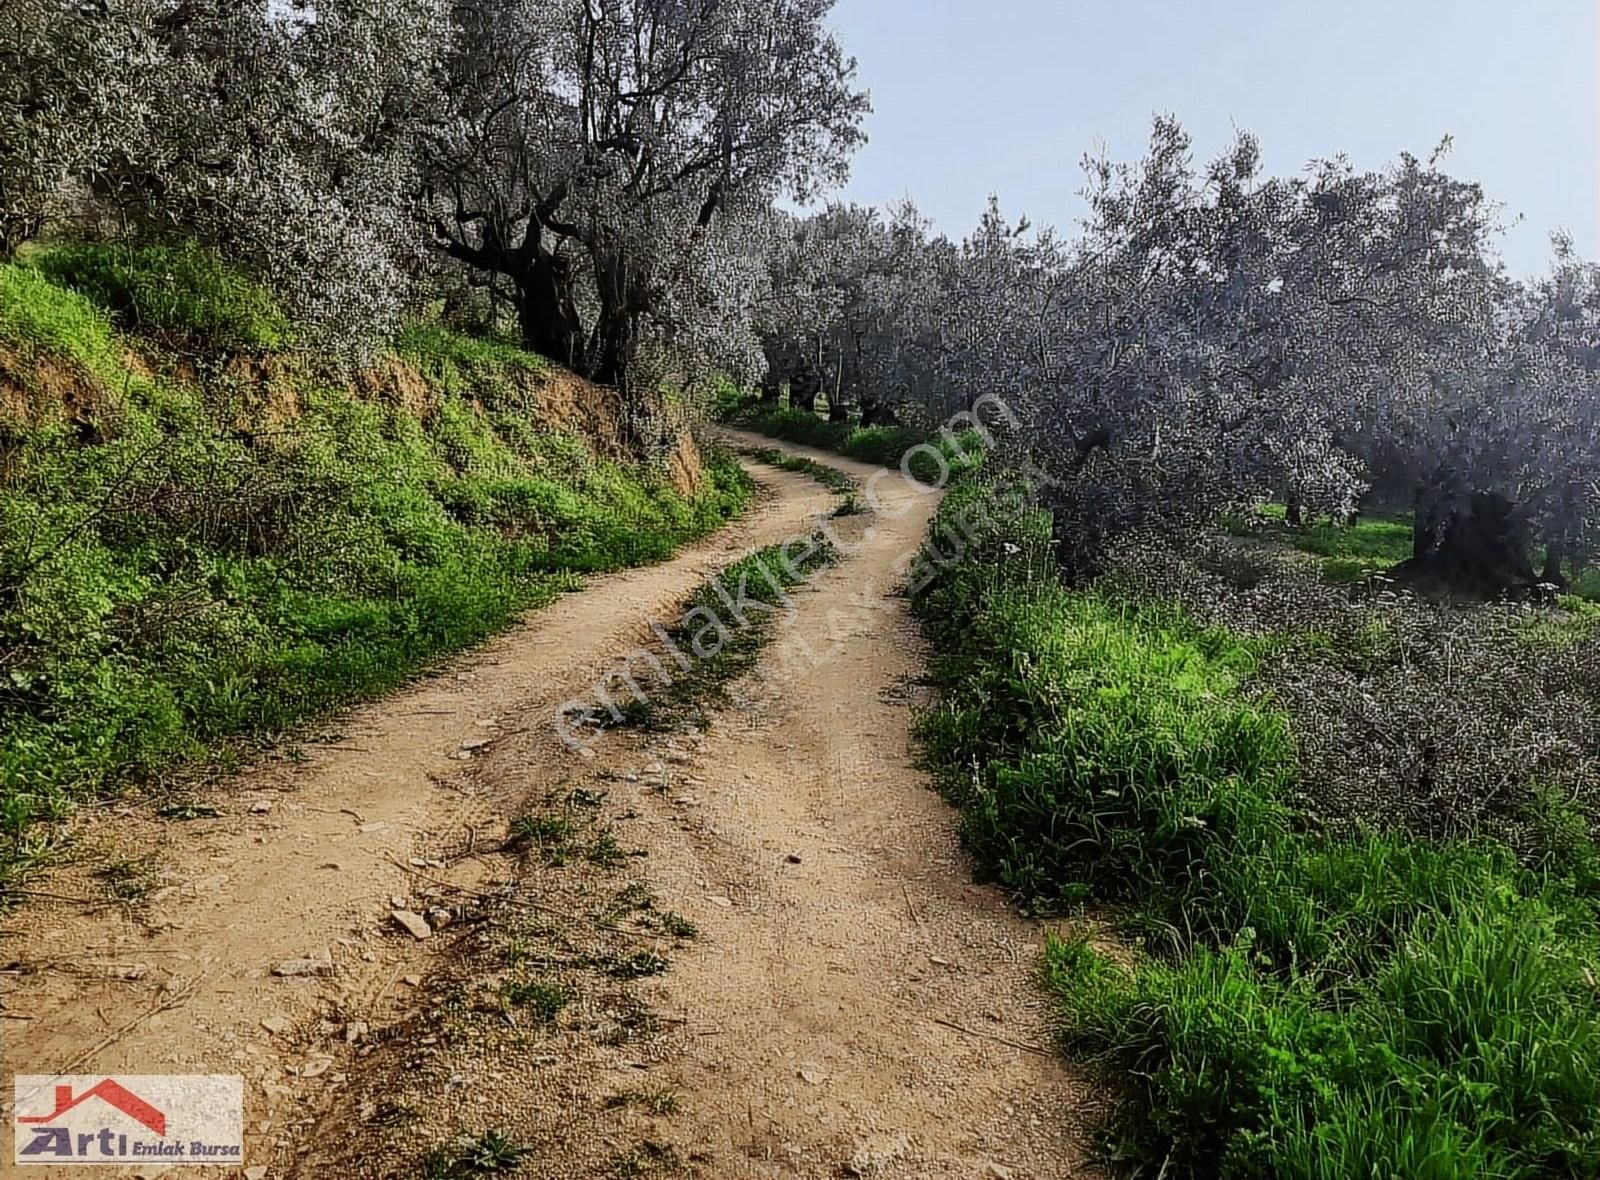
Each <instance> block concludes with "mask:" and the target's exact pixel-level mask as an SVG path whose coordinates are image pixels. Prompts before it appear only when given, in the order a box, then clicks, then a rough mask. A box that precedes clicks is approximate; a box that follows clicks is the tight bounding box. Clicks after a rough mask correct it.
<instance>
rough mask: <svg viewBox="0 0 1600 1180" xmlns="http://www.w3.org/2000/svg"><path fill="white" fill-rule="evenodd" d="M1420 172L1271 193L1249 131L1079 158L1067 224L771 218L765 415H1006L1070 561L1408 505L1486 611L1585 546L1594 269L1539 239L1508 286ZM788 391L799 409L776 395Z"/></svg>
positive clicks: (1591, 480)
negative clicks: (1296, 518)
mask: <svg viewBox="0 0 1600 1180" xmlns="http://www.w3.org/2000/svg"><path fill="white" fill-rule="evenodd" d="M1447 147H1448V145H1447V144H1446V145H1442V146H1441V149H1440V150H1439V151H1438V152H1436V153H1435V154H1434V155H1433V156H1432V157H1430V158H1427V159H1422V158H1419V157H1414V156H1409V155H1408V156H1402V157H1401V158H1400V160H1399V161H1397V162H1396V163H1395V164H1394V165H1393V166H1391V167H1389V168H1387V169H1383V170H1378V171H1362V170H1358V169H1356V168H1355V167H1354V166H1353V165H1351V164H1350V162H1349V161H1347V160H1345V159H1342V158H1337V157H1336V158H1331V159H1327V160H1321V161H1314V162H1313V163H1312V164H1311V165H1310V166H1309V167H1308V168H1307V169H1305V171H1304V172H1303V173H1302V174H1300V175H1298V176H1294V177H1290V178H1277V177H1271V176H1267V175H1265V174H1264V173H1263V170H1262V167H1261V153H1260V149H1259V146H1258V144H1257V143H1256V141H1255V140H1254V139H1253V138H1252V137H1251V136H1249V135H1240V136H1239V137H1238V138H1237V140H1236V141H1235V142H1234V144H1233V145H1232V146H1231V148H1230V149H1229V150H1228V151H1227V152H1225V153H1224V154H1223V155H1222V156H1221V157H1220V158H1218V159H1216V160H1214V161H1211V162H1209V163H1207V164H1204V165H1198V164H1197V163H1196V162H1195V160H1194V158H1193V154H1192V151H1191V146H1190V141H1189V138H1188V136H1187V135H1186V133H1185V132H1184V131H1183V129H1182V128H1181V127H1180V126H1179V125H1178V124H1177V123H1176V122H1175V121H1174V120H1172V119H1169V118H1159V119H1157V120H1156V121H1155V124H1154V127H1153V130H1152V135H1151V140H1150V147H1149V151H1148V153H1147V154H1146V155H1145V157H1144V158H1143V159H1141V160H1139V161H1136V162H1133V163H1119V162H1116V161H1113V160H1111V159H1109V158H1107V157H1105V156H1095V157H1090V158H1088V159H1087V160H1086V161H1085V172H1086V176H1087V183H1086V186H1085V189H1084V194H1083V195H1084V198H1085V201H1086V204H1087V206H1088V213H1087V215H1086V216H1085V217H1084V219H1083V221H1082V224H1081V225H1080V226H1079V227H1077V230H1076V232H1075V233H1073V234H1071V235H1067V234H1062V233H1058V232H1057V231H1055V230H1053V229H1050V228H1048V227H1046V228H1042V229H1034V228H1032V227H1030V226H1029V225H1028V223H1027V222H1026V221H1020V222H1015V223H1014V222H1012V221H1010V220H1008V218H1007V217H1006V216H1005V215H1004V213H1003V212H1002V211H1001V209H1000V206H999V203H998V202H997V201H991V203H990V205H989V207H988V208H987V209H986V210H985V211H984V213H983V216H982V217H981V219H980V221H979V223H978V225H977V227H976V229H975V230H974V231H973V232H972V233H971V234H969V235H968V236H967V237H966V238H965V239H964V240H963V241H962V242H960V243H959V244H952V243H950V242H949V241H947V240H945V239H943V238H940V237H937V236H934V235H932V234H931V233H930V232H929V230H928V227H927V226H926V224H925V223H924V222H922V221H921V220H920V219H918V218H917V217H916V216H915V212H914V210H910V209H907V210H903V211H901V212H900V213H899V214H897V215H895V216H894V217H893V218H891V219H890V220H887V221H886V220H885V219H884V218H883V216H882V215H880V214H877V213H875V212H874V211H872V210H864V209H858V208H843V207H838V208H830V209H827V210H825V211H823V212H820V213H817V214H815V215H813V216H811V217H809V218H805V219H801V220H798V221H797V220H794V219H787V220H785V221H784V223H783V224H782V225H781V226H780V232H778V233H777V234H776V235H775V237H774V242H775V247H774V250H773V252H772V254H771V256H770V261H769V266H770V270H771V273H772V285H773V297H772V299H771V300H770V301H769V302H768V303H767V304H766V305H765V306H764V308H763V311H762V317H761V334H762V339H763V342H764V345H765V348H766V352H767V355H768V360H769V362H770V363H771V366H772V368H771V372H770V374H769V378H768V393H769V396H772V395H775V394H776V392H777V389H778V386H779V385H780V384H782V383H784V382H787V383H788V384H789V386H790V391H791V397H792V398H794V399H795V400H798V401H799V402H801V403H802V404H804V403H805V402H807V401H808V400H809V399H810V398H812V397H814V396H815V395H816V393H817V392H818V391H822V392H826V393H827V394H828V395H829V398H830V401H831V400H833V399H834V398H835V397H837V398H838V400H840V401H843V402H845V403H850V402H855V401H860V400H863V399H864V397H866V396H870V395H864V394H863V393H862V392H861V389H862V388H863V387H866V386H869V385H870V386H872V387H875V388H876V389H877V390H879V391H882V395H883V396H887V397H889V398H898V399H907V400H911V401H915V402H918V403H921V405H923V406H924V407H926V408H927V409H928V410H930V411H932V412H933V413H934V414H935V415H936V416H940V417H943V416H947V415H948V414H949V413H951V412H952V411H953V410H956V409H959V408H961V407H963V406H971V405H973V404H975V403H977V402H978V401H979V400H980V399H984V398H999V399H1001V400H1003V401H1004V402H1005V403H1006V405H1007V406H1008V407H1009V409H1010V410H1011V411H1012V412H1013V413H1014V414H1015V415H1016V416H1017V418H1018V419H1019V420H1020V421H1021V423H1022V426H1023V429H1022V430H1020V431H1017V432H1013V433H1012V436H1011V437H1013V438H1014V439H1015V442H1016V446H1017V449H1018V450H1019V452H1020V453H1019V454H1018V455H1017V456H1016V457H1018V458H1020V459H1024V460H1026V461H1027V462H1028V463H1029V464H1030V465H1032V466H1033V467H1034V468H1035V470H1038V471H1041V472H1043V473H1044V474H1045V475H1046V476H1047V477H1048V482H1047V487H1046V493H1045V494H1046V496H1047V498H1048V499H1049V500H1050V502H1051V504H1052V506H1053V507H1054V508H1055V509H1056V512H1057V518H1058V527H1059V531H1060V534H1061V541H1062V544H1063V553H1064V556H1065V557H1066V558H1067V563H1068V566H1069V568H1070V569H1073V570H1075V571H1079V572H1084V573H1089V572H1093V570H1094V569H1096V568H1097V567H1098V566H1099V564H1100V563H1101V561H1102V559H1103V557H1104V555H1105V553H1106V552H1107V550H1108V547H1111V546H1114V545H1116V544H1118V543H1120V541H1121V540H1122V539H1124V538H1127V537H1130V536H1138V535H1141V534H1146V533H1148V534H1151V535H1156V536H1171V535H1174V534H1176V533H1183V532H1186V531H1189V530H1190V529H1191V528H1192V527H1193V526H1196V525H1199V524H1203V523H1205V522H1207V521H1210V520H1214V519H1215V517H1216V516H1217V514H1218V513H1219V512H1220V511H1222V510H1224V509H1226V508H1229V507H1232V506H1237V505H1240V504H1244V503H1248V502H1252V501H1256V500H1261V499H1265V498H1268V497H1272V498H1278V499H1282V500H1285V501H1286V502H1287V503H1288V504H1289V505H1290V508H1291V510H1292V512H1293V513H1294V514H1295V515H1299V514H1327V515H1332V516H1335V517H1339V516H1345V515H1348V514H1350V513H1352V512H1353V511H1355V510H1357V508H1358V507H1362V506H1366V507H1371V506H1374V505H1377V506H1381V507H1385V508H1388V509H1391V510H1401V511H1413V512H1415V513H1416V517H1417V521H1418V525H1419V529H1418V537H1419V543H1418V553H1419V560H1424V559H1426V560H1430V561H1432V562H1433V563H1434V568H1436V569H1437V570H1438V572H1440V573H1441V574H1442V575H1443V576H1445V577H1447V578H1450V577H1453V576H1455V575H1458V574H1460V573H1461V571H1462V570H1464V569H1466V568H1467V567H1468V566H1470V565H1472V564H1473V563H1474V562H1476V563H1477V564H1479V565H1483V564H1485V563H1488V564H1490V565H1496V566H1498V567H1500V568H1497V569H1493V570H1487V571H1485V570H1483V569H1479V570H1477V571H1475V576H1477V577H1478V584H1479V585H1480V587H1481V588H1482V589H1484V590H1485V591H1488V592H1494V591H1498V590H1502V589H1510V588H1515V587H1516V586H1518V585H1523V586H1526V585H1528V584H1530V583H1531V582H1532V581H1533V580H1534V575H1533V571H1532V569H1531V566H1530V565H1529V560H1528V557H1527V554H1528V553H1529V552H1530V551H1531V549H1532V547H1533V546H1534V545H1535V544H1537V543H1541V542H1542V543H1544V544H1545V545H1546V546H1547V547H1548V549H1549V550H1550V551H1551V552H1552V554H1553V555H1554V558H1555V561H1554V564H1553V565H1552V566H1551V568H1550V570H1549V571H1547V573H1548V575H1550V576H1556V575H1559V572H1560V564H1561V562H1562V561H1563V560H1565V561H1567V562H1568V563H1571V562H1573V561H1575V560H1578V559H1581V558H1584V557H1587V556H1588V555H1590V554H1592V553H1593V551H1594V545H1595V536H1594V524H1595V521H1596V503H1597V500H1600V490H1597V479H1600V473H1597V472H1596V470H1595V464H1596V462H1597V461H1600V433H1597V427H1596V413H1597V406H1600V387H1597V385H1596V383H1595V379H1594V371H1595V368H1596V364H1597V361H1596V356H1597V350H1600V345H1597V344H1596V341H1597V340H1600V323H1597V320H1596V315H1597V307H1600V294H1597V287H1596V278H1595V271H1594V270H1593V268H1592V267H1590V266H1588V265H1586V264H1584V263H1582V262H1580V261H1579V260H1577V259H1576V258H1575V257H1573V255H1572V252H1571V250H1570V248H1569V247H1567V246H1565V245H1564V244H1561V243H1558V250H1557V257H1556V264H1555V268H1554V270H1553V272H1552V274H1551V276H1550V277H1549V278H1548V279H1546V280H1544V281H1543V282H1540V283H1535V284H1531V285H1522V284H1517V283H1515V282H1512V281H1511V280H1509V279H1508V278H1507V277H1506V276H1505V275H1504V273H1503V270H1502V268H1501V266H1500V263H1499V261H1498V258H1497V255H1496V253H1495V248H1494V247H1495V235H1496V233H1497V232H1498V225H1497V216H1498V211H1497V209H1496V207H1495V206H1494V205H1493V204H1492V203H1491V202H1489V201H1488V200H1487V198H1486V197H1485V195H1484V193H1483V192H1482V190H1481V189H1480V188H1479V187H1478V186H1476V185H1473V184H1470V183H1466V182H1463V181H1460V180H1458V179H1456V178H1454V177H1452V176H1451V175H1449V173H1448V172H1446V171H1445V170H1444V166H1443V165H1444V159H1445V155H1446V149H1447ZM797 393H798V396H796V395H797Z"/></svg>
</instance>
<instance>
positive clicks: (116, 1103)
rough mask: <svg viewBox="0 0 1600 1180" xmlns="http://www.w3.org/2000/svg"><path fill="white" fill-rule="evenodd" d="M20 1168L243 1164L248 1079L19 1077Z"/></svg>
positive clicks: (16, 1121)
mask: <svg viewBox="0 0 1600 1180" xmlns="http://www.w3.org/2000/svg"><path fill="white" fill-rule="evenodd" d="M14 1110H15V1115H14V1120H13V1121H14V1127H13V1129H14V1132H15V1142H16V1148H15V1151H16V1154H15V1157H14V1158H15V1162H16V1163H18V1164H56V1165H61V1164H98V1165H101V1166H105V1165H108V1164H112V1165H115V1164H153V1163H159V1164H162V1165H166V1166H172V1165H179V1164H191V1165H194V1164H199V1165H206V1164H210V1165H222V1166H233V1167H238V1166H239V1165H240V1164H241V1163H242V1162H243V1160H244V1079H243V1078H241V1077H237V1076H230V1075H226V1074H139V1075H133V1074H116V1075H112V1076H109V1077H108V1076H106V1075H104V1074H83V1075H61V1076H51V1075H48V1074H18V1075H17V1079H16V1106H15V1108H14Z"/></svg>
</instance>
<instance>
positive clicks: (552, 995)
mask: <svg viewBox="0 0 1600 1180" xmlns="http://www.w3.org/2000/svg"><path fill="white" fill-rule="evenodd" d="M500 998H501V999H502V1000H504V1001H505V1003H506V1006H507V1007H510V1008H515V1009H516V1010H517V1011H519V1012H522V1013H525V1014H526V1015H527V1016H528V1017H529V1018H531V1019H532V1020H533V1021H535V1022H536V1023H538V1024H544V1025H551V1024H554V1023H555V1022H556V1019H557V1018H558V1017H559V1016H560V1015H561V1013H562V1012H564V1011H565V1010H566V1008H567V1006H568V1005H569V1004H571V1003H572V1001H573V1000H574V999H575V998H576V997H575V995H574V993H573V991H572V989H571V988H570V987H567V986H566V985H565V984H560V983H548V982H546V981H545V980H542V979H532V980H527V979H508V980H506V981H505V982H504V983H503V984H501V987H500Z"/></svg>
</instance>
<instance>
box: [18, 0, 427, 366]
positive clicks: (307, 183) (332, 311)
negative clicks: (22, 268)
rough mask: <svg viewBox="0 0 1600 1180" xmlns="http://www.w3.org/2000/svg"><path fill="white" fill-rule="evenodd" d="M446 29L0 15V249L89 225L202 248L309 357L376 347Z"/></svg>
mask: <svg viewBox="0 0 1600 1180" xmlns="http://www.w3.org/2000/svg"><path fill="white" fill-rule="evenodd" d="M447 18H448V8H447V6H446V5H445V4H444V2H443V0H395V2H394V3H386V4H383V5H369V4H364V3H358V2H356V0H318V3H317V4H316V5H315V6H314V7H313V6H311V5H309V4H303V3H277V2H269V0H227V2H224V0H89V2H75V0H19V3H18V5H16V6H12V5H9V4H8V5H7V6H6V10H5V12H4V13H3V14H0V29H3V30H4V36H5V38H6V45H5V48H0V128H4V129H6V131H7V134H6V135H4V136H3V137H0V142H3V144H4V145H5V146H3V147H0V246H3V247H6V248H11V249H14V248H15V246H16V245H18V244H20V243H21V241H23V240H25V239H26V238H28V237H31V236H34V235H36V234H37V233H39V231H40V229H41V228H42V226H43V224H44V222H45V219H46V217H47V216H48V215H50V214H52V213H53V214H56V215H57V216H62V215H69V216H70V215H71V214H72V213H74V212H82V211H83V210H84V208H85V207H86V206H87V207H88V208H89V209H90V210H92V211H94V212H95V213H97V214H99V215H100V216H99V220H100V221H101V222H102V223H104V222H105V221H108V220H110V221H112V222H115V223H116V224H118V225H119V227H120V229H121V231H122V232H124V233H127V234H131V235H134V236H147V237H161V236H184V237H197V238H200V239H201V240H203V241H205V242H207V243H209V244H211V245H213V246H215V247H217V248H218V249H220V250H221V251H222V252H223V253H224V254H226V255H227V256H229V257H231V258H233V259H234V260H236V261H237V262H239V263H241V264H243V265H246V266H248V267H250V268H251V269H253V270H254V271H256V272H257V273H258V274H259V275H260V276H261V277H262V278H264V279H266V280H267V281H269V282H270V283H272V284H273V285H274V286H275V287H276V288H277V290H278V291H279V293H280V294H281V295H282V296H283V297H284V302H285V304H286V305H287V307H288V308H289V309H290V311H291V312H292V314H294V315H295V317H296V318H297V319H299V320H300V321H301V322H302V323H304V324H306V325H308V326H311V327H313V328H316V329H320V330H321V331H320V332H319V333H315V334H314V335H316V336H320V338H321V342H326V341H327V340H329V339H341V340H348V339H353V338H374V337H381V336H382V335H383V334H385V333H386V332H387V331H388V330H390V329H392V328H393V327H394V326H395V324H396V323H397V321H398V317H399V313H400V311H401V308H402V306H403V304H404V302H405V299H406V296H407V295H408V294H409V290H408V275H409V274H410V273H411V271H412V270H413V269H414V265H415V260H416V259H417V257H418V252H419V249H420V247H421V245H422V240H421V238H420V237H419V235H418V234H417V232H416V227H415V224H414V221H413V220H412V217H411V207H412V200H413V195H414V193H415V192H416V191H417V188H418V173H417V139H416V136H417V134H418V131H419V129H420V128H421V127H422V126H424V125H426V123H427V122H428V121H429V120H431V119H432V118H433V117H434V116H435V113H436V110H437V107H438V102H439V90H438V83H439V82H440V81H441V74H440V66H441V63H442V57H443V54H444V51H445V49H446V48H447V46H448V38H449V24H448V19H447ZM13 128H18V129H20V130H19V131H17V132H16V133H13V132H12V129H13ZM108 214H109V216H107V215H108Z"/></svg>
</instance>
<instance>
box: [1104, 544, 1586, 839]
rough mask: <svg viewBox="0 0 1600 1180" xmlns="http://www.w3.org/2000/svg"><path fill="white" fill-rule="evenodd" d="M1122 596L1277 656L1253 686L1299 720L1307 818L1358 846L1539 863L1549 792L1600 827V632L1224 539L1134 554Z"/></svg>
mask: <svg viewBox="0 0 1600 1180" xmlns="http://www.w3.org/2000/svg"><path fill="white" fill-rule="evenodd" d="M1110 567H1111V573H1110V575H1109V578H1110V581H1109V583H1108V588H1112V587H1114V588H1115V589H1117V590H1119V591H1122V592H1126V593H1128V594H1129V595H1130V596H1132V597H1134V598H1147V599H1159V600H1162V601H1167V602H1176V603H1179V604H1181V605H1182V606H1183V608H1184V609H1185V611H1186V612H1187V613H1188V614H1189V615H1190V616H1191V617H1192V618H1194V619H1196V620H1198V621H1199V622H1201V623H1203V624H1206V625H1213V626H1218V627H1223V628H1226V629H1227V630H1229V631H1231V632H1234V633H1236V634H1242V635H1249V636H1253V637H1255V638H1257V639H1259V640H1262V641H1264V642H1263V646H1262V649H1261V650H1262V658H1261V660H1260V663H1259V665H1258V667H1257V668H1256V669H1255V671H1254V672H1253V674H1252V676H1251V679H1250V684H1251V687H1252V688H1253V689H1254V690H1255V691H1259V692H1261V693H1263V694H1264V697H1265V699H1266V700H1267V701H1269V702H1270V705H1271V707H1272V708H1274V709H1281V710H1284V711H1285V712H1287V713H1288V714H1289V715H1290V716H1291V717H1292V718H1293V722H1294V733H1295V740H1296V744H1297V747H1298V751H1299V758H1300V761H1301V766H1302V768H1303V773H1302V774H1301V775H1299V776H1298V777H1297V779H1296V788H1295V789H1296V790H1297V791H1299V792H1301V797H1300V798H1298V799H1297V801H1296V802H1297V803H1298V804H1299V805H1300V807H1301V808H1302V810H1303V811H1304V812H1305V813H1306V814H1307V815H1309V816H1311V817H1312V818H1313V819H1314V820H1315V821H1316V822H1318V823H1321V824H1326V825H1328V826H1330V827H1333V828H1337V829H1342V830H1345V831H1347V832H1358V831H1362V830H1367V831H1372V830H1386V829H1393V828H1401V829H1405V830H1407V831H1410V832H1413V833H1416V834H1419V835H1425V836H1429V837H1433V838H1439V839H1468V838H1472V837H1475V836H1479V835H1488V834H1492V835H1496V836H1500V837H1503V838H1507V839H1509V840H1510V841H1511V842H1512V843H1513V844H1514V845H1516V846H1518V847H1519V848H1523V849H1525V850H1527V851H1537V849H1536V847H1535V845H1536V838H1537V836H1538V833H1537V832H1536V831H1532V830H1530V828H1529V822H1530V819H1531V818H1532V817H1533V816H1534V815H1535V814H1537V812H1538V811H1540V810H1541V808H1539V807H1538V806H1537V804H1539V802H1540V801H1539V799H1538V795H1539V793H1540V792H1549V793H1551V794H1552V796H1553V797H1554V798H1555V799H1556V800H1558V801H1559V802H1560V803H1561V804H1563V805H1570V806H1572V807H1574V808H1575V809H1576V810H1577V811H1578V812H1579V813H1581V814H1583V815H1585V816H1586V817H1587V818H1588V819H1589V820H1590V821H1591V822H1600V633H1597V632H1596V631H1595V630H1594V629H1593V628H1586V627H1582V626H1580V625H1577V624H1576V623H1575V622H1574V621H1573V620H1567V621H1566V622H1565V623H1564V624H1563V623H1559V622H1557V623H1555V624H1554V625H1553V624H1552V619H1553V618H1555V619H1559V618H1560V616H1552V615H1551V614H1550V613H1549V612H1548V611H1547V610H1546V609H1545V608H1542V607H1539V606H1536V605H1532V604H1518V603H1491V604H1481V605H1478V606H1474V607H1471V608H1469V609H1463V608H1462V607H1461V606H1459V605H1457V604H1447V603H1439V602H1432V601H1428V600H1426V599H1419V598H1417V597H1415V596H1413V595H1411V594H1408V593H1405V592H1403V591H1400V590H1399V589H1398V588H1396V587H1393V586H1386V585H1384V584H1383V583H1381V582H1380V583H1379V584H1377V585H1376V586H1374V587H1371V588H1367V589H1361V590H1352V589H1351V588H1349V587H1345V586H1339V585H1335V584H1332V583H1329V582H1328V581H1327V580H1325V579H1324V578H1322V577H1320V576H1318V574H1317V571H1316V570H1315V568H1314V567H1312V568H1307V567H1306V566H1304V565H1302V564H1296V563H1285V562H1284V561H1282V560H1281V558H1280V557H1279V556H1278V555H1276V554H1273V553H1270V552H1262V551H1256V550H1248V549H1247V550H1240V549H1239V548H1238V547H1237V546H1236V545H1233V544H1230V543H1228V542H1227V541H1226V540H1223V541H1200V542H1197V543H1196V544H1195V545H1193V546H1188V547H1185V548H1183V549H1181V550H1179V551H1174V549H1173V548H1172V547H1171V546H1170V545H1161V546H1125V547H1122V548H1120V549H1119V550H1118V551H1117V552H1116V553H1115V554H1114V555H1113V556H1112V558H1111V561H1110Z"/></svg>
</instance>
